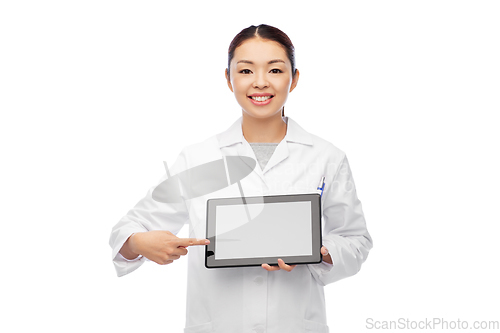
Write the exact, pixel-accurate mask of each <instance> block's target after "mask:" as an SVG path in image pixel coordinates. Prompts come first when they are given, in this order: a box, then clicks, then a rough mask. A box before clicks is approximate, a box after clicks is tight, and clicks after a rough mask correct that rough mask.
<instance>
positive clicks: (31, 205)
mask: <svg viewBox="0 0 500 333" xmlns="http://www.w3.org/2000/svg"><path fill="white" fill-rule="evenodd" d="M499 16H500V3H499V2H498V1H457V0H455V1H439V0H433V1H424V0H420V1H344V2H340V1H335V2H332V1H323V2H321V1H320V2H313V1H290V0H288V1H279V2H275V1H258V2H257V1H256V2H251V1H247V2H235V1H230V2H216V1H215V2H214V1H198V2H196V1H194V2H193V1H189V2H188V1H186V2H181V1H176V2H173V1H172V2H169V1H124V0H120V1H106V0H99V1H90V0H89V1H22V0H20V1H2V2H1V4H0V49H1V51H0V110H1V122H0V139H1V159H2V162H1V164H0V165H1V169H2V170H1V173H0V177H1V186H0V191H1V201H2V214H1V218H2V224H1V226H2V227H1V241H0V254H1V255H2V268H1V281H2V293H1V297H0V299H1V300H0V302H1V304H2V308H3V310H2V314H1V320H0V330H1V331H3V332H38V331H40V330H41V329H42V328H47V329H49V330H50V331H51V332H90V331H91V332H139V331H141V332H182V329H183V327H184V320H185V292H186V277H187V272H186V268H187V267H186V263H187V257H183V258H181V259H180V260H178V261H177V262H175V263H174V264H172V265H168V266H159V265H157V264H155V263H153V262H148V263H146V264H144V265H143V266H142V267H141V268H140V269H139V270H137V271H135V272H133V273H131V274H129V275H127V276H124V277H121V278H118V277H117V276H116V274H115V271H114V267H113V264H112V262H111V248H110V247H109V245H108V239H109V234H110V231H111V228H112V226H113V225H114V224H115V223H117V222H118V220H119V219H120V218H121V217H122V216H123V215H125V214H126V212H127V211H128V210H129V209H130V208H132V207H133V205H134V204H135V203H136V202H137V201H138V200H139V199H141V198H142V196H143V195H145V194H146V192H147V190H148V189H149V187H150V186H153V185H155V184H156V181H157V180H159V179H160V177H161V176H162V175H163V173H164V168H163V163H162V161H163V160H165V161H167V162H168V163H169V165H171V164H172V163H173V161H174V160H175V158H176V157H177V155H178V154H179V152H180V151H181V149H182V148H183V147H185V146H186V145H189V144H193V143H196V142H199V141H202V140H204V139H206V138H208V137H209V136H212V135H214V134H216V133H219V132H221V131H224V130H225V129H227V128H228V127H229V126H230V125H231V124H232V123H233V122H234V121H235V120H236V119H237V118H238V117H239V116H240V115H241V108H239V105H238V104H237V103H236V100H235V98H234V96H233V95H232V93H231V92H230V90H229V89H228V88H227V85H226V82H225V79H224V68H225V67H226V66H227V49H228V47H229V43H230V42H231V40H232V38H233V37H234V36H235V35H236V34H237V33H238V32H239V31H240V30H242V29H243V28H246V27H248V26H249V25H252V24H255V25H258V24H260V23H266V24H270V25H273V26H276V27H278V28H280V29H282V30H283V31H284V32H286V33H287V34H288V36H289V37H290V38H291V39H292V42H293V43H294V45H295V47H296V52H297V68H299V70H300V80H299V84H298V86H297V88H296V89H295V90H294V91H293V92H292V93H291V95H290V97H289V99H288V102H287V104H286V111H285V113H286V115H288V116H290V117H292V118H293V119H295V120H296V121H297V122H298V123H299V124H300V125H301V126H302V127H303V128H304V129H306V130H307V131H309V132H312V133H314V134H316V135H318V136H320V137H323V138H324V139H326V140H328V141H330V142H332V143H333V144H334V145H336V146H337V147H339V148H340V149H342V150H344V151H345V152H346V153H347V156H348V158H349V161H350V164H351V169H352V172H353V175H354V179H355V181H356V186H357V191H358V196H359V198H360V199H361V201H362V203H363V209H364V212H365V216H366V220H367V225H368V229H369V231H370V233H371V235H372V237H373V240H374V248H373V250H372V251H371V253H370V255H369V257H368V259H367V261H366V263H365V264H364V266H363V268H362V269H361V271H360V272H359V273H358V274H357V275H355V276H353V277H351V278H348V279H345V280H341V281H339V282H337V283H334V284H330V285H328V286H326V287H325V293H326V302H327V311H328V325H329V326H330V330H331V332H361V331H366V330H368V329H367V328H366V320H367V318H373V319H374V320H378V321H382V320H398V319H399V318H408V319H410V320H415V321H417V320H424V319H425V318H431V319H432V318H434V317H437V318H443V319H444V320H448V321H456V320H458V319H460V320H462V321H464V320H468V321H470V324H471V325H472V321H473V320H500V317H499V315H498V314H499V311H498V309H499V305H500V304H499V302H500V301H499V300H500V291H499V285H498V281H500V273H499V262H500V260H499V258H498V255H499V251H498V234H499V231H500V228H499V222H500V219H499V214H498V208H497V207H498V199H499V185H500V179H499V170H500V161H499V147H498V142H500V140H499V139H500V137H499V134H498V124H499V122H498V120H497V118H496V117H495V116H496V114H498V112H499V111H500V98H499V91H500V90H499V89H500V80H499V78H500V61H499V59H500V46H499V40H500V20H499V19H498V18H499ZM180 236H183V237H186V236H187V229H186V228H185V229H183V230H182V231H181V234H180ZM290 292H293V290H291V291H290ZM4 326H5V327H7V326H8V327H9V328H8V329H6V328H5V327H4Z"/></svg>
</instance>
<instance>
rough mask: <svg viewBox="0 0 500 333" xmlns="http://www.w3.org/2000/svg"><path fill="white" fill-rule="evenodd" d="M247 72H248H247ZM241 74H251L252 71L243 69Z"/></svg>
mask: <svg viewBox="0 0 500 333" xmlns="http://www.w3.org/2000/svg"><path fill="white" fill-rule="evenodd" d="M245 71H246V72H245ZM240 73H243V74H250V70H249V69H243V70H241V71H240Z"/></svg>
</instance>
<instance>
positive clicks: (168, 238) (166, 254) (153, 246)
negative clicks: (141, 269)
mask: <svg viewBox="0 0 500 333" xmlns="http://www.w3.org/2000/svg"><path fill="white" fill-rule="evenodd" d="M127 243H128V244H127ZM208 244H210V241H209V240H208V239H196V238H179V237H177V236H175V235H174V234H172V233H171V232H170V231H166V230H153V231H147V232H138V233H135V234H133V235H132V236H130V237H129V238H128V239H127V241H126V242H125V244H123V247H122V249H123V250H125V252H126V250H127V249H124V248H125V247H126V246H127V245H128V246H127V247H128V250H130V252H131V254H134V255H135V257H137V256H138V255H139V254H141V255H142V256H144V257H146V258H148V259H149V260H151V261H154V262H156V263H157V264H159V265H168V264H171V263H172V262H173V261H174V260H176V259H179V258H180V257H181V256H184V255H186V254H187V253H188V250H187V249H186V247H188V246H194V245H208ZM120 252H121V251H120Z"/></svg>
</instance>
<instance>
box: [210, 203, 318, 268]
mask: <svg viewBox="0 0 500 333" xmlns="http://www.w3.org/2000/svg"><path fill="white" fill-rule="evenodd" d="M247 208H248V212H247ZM248 215H250V217H251V220H250V221H249V219H248ZM215 234H216V238H215V259H216V260H219V259H236V258H250V257H253V258H259V257H280V256H301V255H311V254H312V228H311V203H310V202H309V201H300V202H275V203H266V204H262V203H260V204H251V205H230V206H217V207H216V223H215ZM256 240H257V242H256Z"/></svg>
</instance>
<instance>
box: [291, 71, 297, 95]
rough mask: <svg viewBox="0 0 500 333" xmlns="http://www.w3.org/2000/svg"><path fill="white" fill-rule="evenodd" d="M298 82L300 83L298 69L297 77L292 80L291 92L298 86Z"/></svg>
mask: <svg viewBox="0 0 500 333" xmlns="http://www.w3.org/2000/svg"><path fill="white" fill-rule="evenodd" d="M297 82H299V70H298V69H297V70H296V72H295V76H294V77H293V79H292V85H291V86H290V92H292V90H293V89H295V87H296V86H297Z"/></svg>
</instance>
